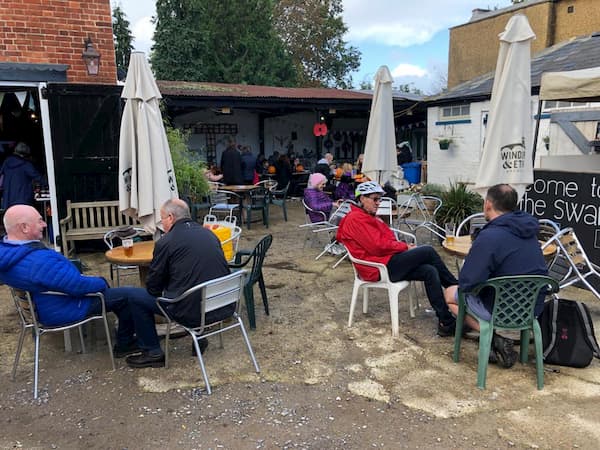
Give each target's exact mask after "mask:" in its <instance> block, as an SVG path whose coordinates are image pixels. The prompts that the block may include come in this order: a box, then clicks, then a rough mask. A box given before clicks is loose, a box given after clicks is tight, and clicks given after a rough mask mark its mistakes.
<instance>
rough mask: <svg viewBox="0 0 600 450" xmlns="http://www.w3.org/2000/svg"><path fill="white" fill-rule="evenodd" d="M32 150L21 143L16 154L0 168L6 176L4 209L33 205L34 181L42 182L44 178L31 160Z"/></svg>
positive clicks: (7, 159)
mask: <svg viewBox="0 0 600 450" xmlns="http://www.w3.org/2000/svg"><path fill="white" fill-rule="evenodd" d="M30 154H31V149H30V148H29V146H28V145H27V144H25V143H24V142H19V143H18V144H17V146H16V147H15V151H14V154H13V155H11V156H9V157H8V158H6V160H5V161H4V164H2V167H1V168H0V173H1V174H2V175H3V176H4V180H3V182H2V187H3V189H4V192H3V194H2V207H3V208H4V209H8V208H10V207H11V206H13V205H33V185H32V183H33V182H34V181H36V182H38V183H39V182H40V181H41V180H42V176H41V175H40V173H39V172H38V171H37V170H36V168H35V167H34V166H33V164H32V163H31V161H29V160H28V159H27V158H29V156H30Z"/></svg>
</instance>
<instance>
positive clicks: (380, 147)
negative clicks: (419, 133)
mask: <svg viewBox="0 0 600 450" xmlns="http://www.w3.org/2000/svg"><path fill="white" fill-rule="evenodd" d="M393 81H394V79H393V78H392V74H391V73H390V69H388V68H387V66H381V67H380V68H379V70H377V73H376V74H375V90H374V92H373V101H372V103H371V113H370V115H369V127H368V128H367V139H366V142H365V157H364V160H363V166H362V172H363V173H364V174H365V175H366V176H368V177H369V178H371V179H372V180H375V181H377V182H379V183H380V184H385V183H386V182H387V181H389V179H390V176H391V175H392V173H395V172H396V170H397V169H398V167H397V160H396V132H395V127H394V104H393V96H392V82H393Z"/></svg>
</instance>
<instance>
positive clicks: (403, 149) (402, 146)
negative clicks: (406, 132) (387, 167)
mask: <svg viewBox="0 0 600 450" xmlns="http://www.w3.org/2000/svg"><path fill="white" fill-rule="evenodd" d="M396 158H397V160H398V165H399V166H401V165H402V164H406V163H409V162H412V160H413V154H412V150H411V149H410V144H409V143H408V141H404V142H400V143H399V144H398V145H396Z"/></svg>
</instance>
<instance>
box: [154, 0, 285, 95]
mask: <svg viewBox="0 0 600 450" xmlns="http://www.w3.org/2000/svg"><path fill="white" fill-rule="evenodd" d="M156 14H157V17H156V31H155V34H154V41H155V45H154V47H153V53H152V67H153V68H154V70H155V73H156V76H157V77H158V78H160V79H165V80H186V81H213V82H223V83H245V84H262V85H274V86H291V85H294V84H295V82H296V76H295V71H294V67H293V65H292V62H291V58H290V57H289V56H288V55H287V54H286V53H285V51H284V47H283V44H282V43H281V41H280V40H279V38H278V37H277V35H276V33H275V31H274V29H273V25H272V4H271V1H270V0H228V1H222V0H179V1H175V0H157V2H156Z"/></svg>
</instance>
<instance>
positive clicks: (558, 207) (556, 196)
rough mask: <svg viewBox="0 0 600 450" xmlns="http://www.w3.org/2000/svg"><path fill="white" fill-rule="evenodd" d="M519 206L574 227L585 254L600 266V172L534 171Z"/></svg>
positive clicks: (560, 223) (535, 214) (541, 216)
mask: <svg viewBox="0 0 600 450" xmlns="http://www.w3.org/2000/svg"><path fill="white" fill-rule="evenodd" d="M520 207H521V209H523V210H524V211H527V212H529V213H531V214H533V215H534V216H535V217H537V218H539V219H550V220H552V221H554V222H556V223H558V224H559V226H560V228H566V227H571V228H573V229H574V230H575V234H577V237H578V238H579V240H580V241H581V244H582V245H583V248H584V249H585V252H586V253H587V255H588V257H589V258H590V259H591V260H592V262H594V263H595V264H597V265H600V173H578V172H558V171H550V170H535V171H534V181H533V184H532V185H530V186H529V187H528V188H527V190H526V191H525V195H524V196H523V199H522V200H521V203H520Z"/></svg>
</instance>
